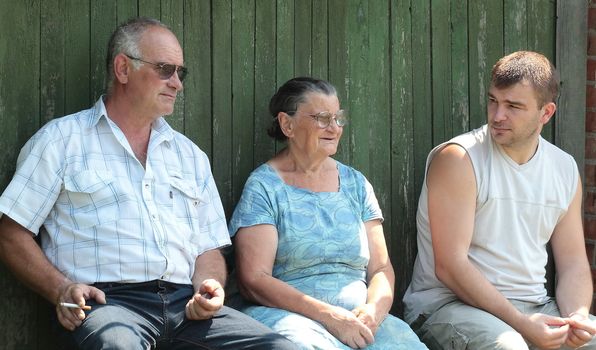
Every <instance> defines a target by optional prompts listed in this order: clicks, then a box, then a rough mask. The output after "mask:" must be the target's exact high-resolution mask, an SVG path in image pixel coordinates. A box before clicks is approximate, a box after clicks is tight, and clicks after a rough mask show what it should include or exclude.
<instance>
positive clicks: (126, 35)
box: [106, 17, 170, 93]
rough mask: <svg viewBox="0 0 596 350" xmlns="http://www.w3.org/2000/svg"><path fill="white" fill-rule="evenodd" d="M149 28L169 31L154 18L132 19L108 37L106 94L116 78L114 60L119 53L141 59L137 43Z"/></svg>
mask: <svg viewBox="0 0 596 350" xmlns="http://www.w3.org/2000/svg"><path fill="white" fill-rule="evenodd" d="M151 27H161V28H164V29H167V30H170V28H169V27H168V26H166V25H165V24H163V23H161V22H160V21H159V20H157V19H155V18H149V17H133V18H130V19H129V20H128V21H126V22H124V23H122V24H120V25H119V26H118V27H117V28H116V29H115V30H114V32H113V33H112V35H111V36H110V41H109V42H108V53H107V55H106V69H107V74H108V76H107V80H106V83H107V86H106V90H107V92H108V93H109V92H110V90H111V88H112V85H113V83H114V79H116V76H115V75H114V58H115V57H116V55H118V54H120V53H125V54H127V55H131V56H134V57H141V56H142V55H141V52H140V49H139V42H140V41H141V38H142V36H143V33H145V31H146V30H147V29H149V28H151ZM133 64H134V63H133ZM135 67H136V66H135ZM137 68H138V67H137Z"/></svg>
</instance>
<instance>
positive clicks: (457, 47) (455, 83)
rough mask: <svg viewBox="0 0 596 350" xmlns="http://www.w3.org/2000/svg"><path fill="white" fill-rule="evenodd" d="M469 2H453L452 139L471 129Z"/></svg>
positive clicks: (462, 0)
mask: <svg viewBox="0 0 596 350" xmlns="http://www.w3.org/2000/svg"><path fill="white" fill-rule="evenodd" d="M468 34H469V32H468V1H467V0H451V89H452V94H451V113H452V115H453V119H452V120H453V121H452V134H451V135H449V136H451V137H453V136H456V135H459V134H462V133H464V132H466V131H468V130H469V129H470V97H469V94H468V92H469V89H470V84H469V81H470V79H469V78H470V76H469V73H468V66H469V60H468Z"/></svg>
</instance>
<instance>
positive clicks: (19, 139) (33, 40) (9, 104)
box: [0, 0, 48, 350]
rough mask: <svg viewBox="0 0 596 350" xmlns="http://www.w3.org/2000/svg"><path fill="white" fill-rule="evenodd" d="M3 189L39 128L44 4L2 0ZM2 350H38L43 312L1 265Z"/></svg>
mask: <svg viewBox="0 0 596 350" xmlns="http://www.w3.org/2000/svg"><path fill="white" fill-rule="evenodd" d="M0 8H1V9H2V11H0V33H1V34H0V125H2V127H1V128H2V129H1V130H2V137H0V149H1V150H2V162H0V188H2V189H4V187H5V186H6V185H7V184H8V182H9V180H10V178H11V177H12V175H13V173H14V170H15V165H16V158H17V155H18V153H19V151H20V149H21V147H22V146H23V144H24V143H25V141H26V140H27V139H28V138H29V137H30V136H31V135H33V133H35V131H37V129H38V128H39V127H40V124H41V122H40V119H41V118H40V116H41V113H40V101H41V98H40V94H41V85H40V84H41V83H40V79H41V73H40V71H41V64H40V58H41V55H40V48H41V42H40V31H41V28H42V26H41V23H40V18H41V13H40V11H41V2H40V1H27V2H24V1H19V2H14V1H10V0H0ZM0 291H2V292H1V293H2V298H0V346H1V347H2V348H3V349H7V350H21V349H37V348H39V347H41V346H43V345H44V344H40V343H39V339H38V336H37V335H38V329H37V328H38V326H39V325H43V326H44V327H46V328H47V322H48V321H47V319H46V320H42V321H41V322H38V321H37V320H38V315H39V313H40V310H39V308H38V303H37V300H38V299H39V298H38V297H37V296H36V295H34V294H33V293H32V292H30V291H29V290H27V289H26V288H25V287H24V286H23V285H22V284H21V283H20V282H18V281H17V280H16V278H15V277H14V276H13V275H12V274H11V273H10V272H9V271H8V270H7V269H6V267H5V266H4V265H2V266H0Z"/></svg>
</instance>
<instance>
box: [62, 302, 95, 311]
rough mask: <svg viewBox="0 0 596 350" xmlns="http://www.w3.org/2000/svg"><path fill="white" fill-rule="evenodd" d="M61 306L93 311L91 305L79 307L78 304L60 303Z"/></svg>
mask: <svg viewBox="0 0 596 350" xmlns="http://www.w3.org/2000/svg"><path fill="white" fill-rule="evenodd" d="M60 306H63V307H66V308H69V309H82V310H91V306H89V305H85V306H79V305H78V304H73V303H60Z"/></svg>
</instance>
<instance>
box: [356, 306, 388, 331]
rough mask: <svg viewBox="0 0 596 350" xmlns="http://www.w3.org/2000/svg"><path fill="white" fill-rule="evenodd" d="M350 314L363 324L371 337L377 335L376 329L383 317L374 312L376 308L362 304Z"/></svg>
mask: <svg viewBox="0 0 596 350" xmlns="http://www.w3.org/2000/svg"><path fill="white" fill-rule="evenodd" d="M352 313H353V314H354V315H355V316H356V317H357V318H358V319H359V320H360V321H361V322H362V323H364V324H365V325H366V326H367V327H368V329H370V331H371V332H372V334H373V335H375V334H376V333H377V329H378V328H379V325H380V324H381V322H383V318H384V317H383V316H380V317H379V316H378V315H377V312H376V307H375V306H374V305H372V304H364V305H360V306H358V307H357V308H355V309H354V310H352Z"/></svg>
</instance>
